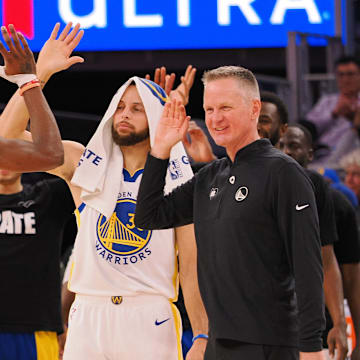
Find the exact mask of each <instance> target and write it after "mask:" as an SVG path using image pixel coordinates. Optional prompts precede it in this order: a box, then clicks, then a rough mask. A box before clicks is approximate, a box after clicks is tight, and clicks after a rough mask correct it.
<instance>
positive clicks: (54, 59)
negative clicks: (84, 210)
mask: <svg viewBox="0 0 360 360" xmlns="http://www.w3.org/2000/svg"><path fill="white" fill-rule="evenodd" d="M71 27H72V24H71V23H68V24H67V25H66V27H65V28H64V30H63V31H62V32H61V34H60V35H59V36H58V32H59V29H60V24H59V23H58V24H56V25H55V27H54V29H53V31H52V33H51V36H50V38H49V39H48V40H47V41H46V43H45V44H44V46H43V48H42V50H41V52H40V54H39V58H38V63H37V74H38V78H39V79H40V81H41V83H42V85H45V83H46V82H47V81H48V80H49V79H50V77H51V76H52V75H53V74H55V73H56V72H59V71H61V70H65V69H67V68H69V67H70V66H72V65H73V64H75V63H78V62H83V61H84V60H83V59H82V58H81V57H78V56H71V53H72V51H73V50H74V49H75V48H76V46H77V45H78V44H79V42H80V40H81V38H82V36H83V34H84V33H83V31H82V30H81V31H79V28H80V25H79V24H77V25H76V26H75V27H74V28H73V29H72V30H71ZM29 91H31V90H29ZM24 95H25V94H24ZM28 120H29V112H28V109H27V107H26V104H25V102H24V99H23V97H22V96H20V94H19V91H17V92H16V93H15V94H14V95H13V97H12V98H11V100H10V101H9V103H8V104H7V106H6V108H5V110H4V111H3V113H2V114H1V117H0V136H4V137H6V138H22V139H25V140H28V141H31V140H32V136H31V134H30V133H29V132H26V131H25V128H26V125H27V123H28ZM32 125H33V124H32ZM32 135H33V134H32ZM12 141H13V142H14V141H15V140H12ZM15 143H16V141H15ZM11 150H12V149H9V151H11ZM82 151H83V146H82V145H81V144H78V143H75V142H64V152H65V160H64V164H63V165H62V166H60V167H58V168H56V169H54V170H52V171H51V172H52V173H53V174H55V175H58V176H60V177H62V178H63V179H64V180H67V181H69V180H70V179H71V177H72V174H73V172H74V170H75V167H76V165H77V162H78V160H79V159H80V156H81V154H82ZM2 157H3V156H2ZM54 167H56V166H52V167H50V168H54Z"/></svg>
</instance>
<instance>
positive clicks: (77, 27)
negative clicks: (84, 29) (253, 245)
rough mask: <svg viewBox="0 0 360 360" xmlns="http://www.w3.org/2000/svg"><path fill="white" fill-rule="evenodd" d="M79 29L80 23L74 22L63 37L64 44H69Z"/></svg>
mask: <svg viewBox="0 0 360 360" xmlns="http://www.w3.org/2000/svg"><path fill="white" fill-rule="evenodd" d="M79 29H80V24H79V23H78V24H76V25H75V27H74V28H73V29H72V30H71V32H70V33H69V34H68V35H67V36H66V38H65V40H64V41H65V44H70V43H71V42H72V41H73V40H74V38H75V35H76V34H77V33H78V31H79Z"/></svg>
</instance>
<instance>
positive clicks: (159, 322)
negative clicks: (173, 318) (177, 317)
mask: <svg viewBox="0 0 360 360" xmlns="http://www.w3.org/2000/svg"><path fill="white" fill-rule="evenodd" d="M169 320H170V318H168V319H166V320H163V321H157V319H156V320H155V325H156V326H159V325H161V324H163V323H164V322H167V321H169Z"/></svg>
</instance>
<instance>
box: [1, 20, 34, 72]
mask: <svg viewBox="0 0 360 360" xmlns="http://www.w3.org/2000/svg"><path fill="white" fill-rule="evenodd" d="M9 29H10V33H11V36H12V39H10V36H9V33H8V31H7V30H6V27H5V26H2V27H1V34H2V37H3V39H4V41H5V43H6V45H7V46H8V48H9V51H8V50H6V48H5V47H4V45H3V44H2V43H1V42H0V53H1V55H2V57H3V58H4V62H5V75H17V74H36V65H35V60H34V55H33V53H32V51H31V50H30V48H29V45H28V43H27V41H26V40H25V38H24V36H23V35H22V34H21V33H17V32H16V30H15V27H14V25H9Z"/></svg>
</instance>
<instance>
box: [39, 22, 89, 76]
mask: <svg viewBox="0 0 360 360" xmlns="http://www.w3.org/2000/svg"><path fill="white" fill-rule="evenodd" d="M71 27H72V23H71V22H70V23H68V24H67V25H66V26H65V28H64V30H63V31H62V32H61V34H60V35H59V37H58V38H57V36H58V32H59V29H60V23H57V24H56V25H55V27H54V29H53V31H52V33H51V35H50V38H49V39H48V40H47V41H46V43H45V44H44V46H43V48H42V49H41V51H40V54H39V57H38V61H37V66H38V68H41V70H42V71H45V72H47V73H49V74H50V75H52V74H55V73H57V72H59V71H61V70H66V69H68V68H69V67H70V66H72V65H74V64H76V63H79V62H83V61H84V59H83V58H82V57H80V56H71V54H72V52H73V50H74V49H75V48H76V47H77V46H78V44H79V42H80V40H81V39H82V37H83V35H84V31H83V30H80V31H79V29H80V24H76V25H75V27H74V28H73V29H72V30H71Z"/></svg>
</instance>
